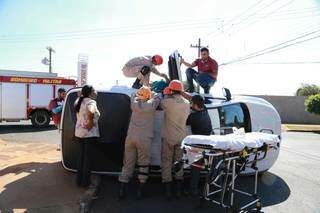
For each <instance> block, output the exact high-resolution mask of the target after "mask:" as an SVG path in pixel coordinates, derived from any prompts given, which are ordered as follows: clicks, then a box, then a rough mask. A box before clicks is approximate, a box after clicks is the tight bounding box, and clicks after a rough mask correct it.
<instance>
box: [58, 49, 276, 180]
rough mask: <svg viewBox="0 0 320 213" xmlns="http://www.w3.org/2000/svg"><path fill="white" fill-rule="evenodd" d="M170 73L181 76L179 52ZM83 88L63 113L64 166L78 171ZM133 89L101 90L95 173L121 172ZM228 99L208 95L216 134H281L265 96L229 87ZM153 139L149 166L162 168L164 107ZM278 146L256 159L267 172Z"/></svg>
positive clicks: (171, 60)
mask: <svg viewBox="0 0 320 213" xmlns="http://www.w3.org/2000/svg"><path fill="white" fill-rule="evenodd" d="M169 75H170V78H171V79H181V72H180V65H179V58H178V53H177V52H175V53H174V54H172V55H171V56H170V57H169ZM79 90H80V88H76V89H72V90H70V91H69V92H68V95H67V97H66V101H65V106H64V109H63V116H62V125H61V127H62V134H61V135H62V138H61V145H62V162H63V166H64V168H66V169H67V170H71V171H76V168H77V157H78V151H79V144H78V143H77V142H76V138H75V137H74V127H75V123H76V114H75V111H74V107H73V105H74V101H75V100H76V98H77V93H78V92H79ZM134 91H135V90H134V89H132V88H128V87H112V88H111V89H107V90H98V99H97V103H98V108H99V110H100V112H101V117H100V120H99V128H100V135H101V137H100V139H99V143H98V144H97V146H96V149H95V150H93V151H94V152H95V153H94V156H93V171H94V172H97V173H101V174H117V173H119V172H120V171H121V167H122V159H123V152H124V142H125V138H126V133H127V129H128V125H129V121H130V116H131V109H130V95H131V94H132V93H133V92H134ZM225 92H226V95H225V97H224V98H215V97H212V96H210V95H206V96H205V99H206V107H207V110H208V112H209V115H210V118H211V122H212V127H213V131H212V134H214V135H224V134H229V133H232V130H233V128H234V127H236V128H244V130H245V132H264V133H272V134H275V135H278V136H279V138H281V120H280V116H279V114H278V112H277V111H276V110H275V108H274V107H273V106H272V105H271V104H270V103H268V102H267V101H265V100H263V99H261V98H255V97H247V96H234V97H231V94H230V93H229V92H228V90H225ZM155 116H156V119H155V129H154V139H153V142H152V160H151V170H152V171H153V172H159V171H160V169H161V162H160V152H161V137H160V135H161V133H160V129H161V128H160V127H161V122H162V118H163V111H161V110H159V111H157V112H156V115H155ZM277 146H278V148H277V149H272V150H270V151H269V152H268V153H267V156H266V157H265V158H264V159H263V160H261V161H259V162H258V168H259V171H261V172H262V171H266V170H268V169H270V168H271V166H272V165H273V164H274V163H275V161H276V160H277V157H278V155H279V150H280V142H279V143H278V144H277Z"/></svg>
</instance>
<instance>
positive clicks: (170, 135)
mask: <svg viewBox="0 0 320 213" xmlns="http://www.w3.org/2000/svg"><path fill="white" fill-rule="evenodd" d="M169 89H170V90H171V94H169V95H166V96H165V97H164V99H163V100H162V101H161V103H160V106H161V108H162V109H163V110H164V120H163V124H162V129H161V136H162V147H161V170H162V182H163V183H164V184H165V190H166V197H167V198H168V199H170V198H171V197H172V165H173V163H174V162H177V161H180V160H181V158H182V155H183V152H182V149H181V148H180V146H181V142H182V140H183V139H184V138H185V137H186V121H187V118H188V115H189V113H190V103H189V101H188V100H187V99H185V98H184V97H183V96H182V93H183V84H182V83H181V82H180V81H178V80H173V81H171V82H170V84H169ZM175 180H176V196H177V197H178V198H179V197H180V196H181V188H182V180H183V168H180V169H179V171H175Z"/></svg>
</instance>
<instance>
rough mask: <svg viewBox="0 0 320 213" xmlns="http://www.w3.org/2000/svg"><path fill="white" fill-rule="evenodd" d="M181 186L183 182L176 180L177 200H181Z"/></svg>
mask: <svg viewBox="0 0 320 213" xmlns="http://www.w3.org/2000/svg"><path fill="white" fill-rule="evenodd" d="M182 184H183V181H182V180H178V181H177V182H176V197H177V198H178V199H180V198H181V192H182Z"/></svg>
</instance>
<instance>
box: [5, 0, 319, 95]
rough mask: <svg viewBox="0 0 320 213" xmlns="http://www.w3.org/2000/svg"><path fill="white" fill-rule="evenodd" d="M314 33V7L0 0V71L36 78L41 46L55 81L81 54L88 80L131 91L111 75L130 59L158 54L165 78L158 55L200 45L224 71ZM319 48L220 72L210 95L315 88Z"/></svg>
mask: <svg viewBox="0 0 320 213" xmlns="http://www.w3.org/2000/svg"><path fill="white" fill-rule="evenodd" d="M317 30H320V0H304V1H301V0H246V1H233V0H202V1H195V0H181V1H178V0H176V1H169V0H162V1H153V0H135V1H130V0H126V1H124V0H68V1H65V0H54V1H48V0H47V1H44V0H0V69H10V70H24V71H43V72H46V71H47V70H48V67H47V66H45V65H43V64H41V59H42V58H44V57H45V56H47V55H48V51H47V50H46V47H47V46H51V47H53V48H54V49H55V51H56V53H55V54H54V55H53V71H54V72H57V73H58V74H59V76H65V77H69V76H76V75H77V60H78V55H79V53H81V54H87V55H88V57H89V65H88V67H89V68H88V69H89V70H88V73H89V83H91V84H93V85H95V86H96V87H109V86H112V85H114V84H115V83H116V81H118V82H119V83H120V84H123V85H131V84H132V82H133V81H134V79H128V78H125V77H124V76H123V75H122V72H121V69H122V67H123V65H124V64H125V63H126V62H127V61H128V60H129V59H130V58H133V57H136V56H141V55H153V54H160V55H162V56H163V57H164V59H165V63H164V64H163V65H161V66H160V67H159V70H160V71H162V72H168V67H167V63H166V61H167V59H168V56H169V55H170V54H171V53H172V52H173V51H174V50H178V51H179V52H180V54H181V55H182V56H183V58H184V59H185V60H186V61H189V62H192V61H193V60H195V59H196V57H197V50H196V49H194V48H190V44H195V43H196V42H197V40H198V38H201V39H202V43H203V44H204V45H208V46H209V49H210V51H211V56H212V57H213V58H215V59H216V60H217V61H218V63H219V64H224V63H227V62H230V61H233V60H236V59H238V58H240V57H243V56H246V55H248V54H251V53H254V52H256V51H259V50H263V49H265V48H268V47H270V46H274V45H276V44H279V43H282V42H285V41H288V40H290V39H294V38H296V37H298V36H301V35H305V34H306V33H309V32H315V31H316V33H314V34H310V35H309V37H303V38H311V37H312V36H317V35H320V32H317ZM298 41H299V40H298ZM319 49H320V38H317V39H312V40H310V41H306V42H303V43H301V44H297V45H292V46H290V47H288V48H284V49H281V50H279V51H275V52H272V53H269V54H265V55H261V56H259V57H254V58H251V59H250V60H244V61H241V62H237V63H233V64H228V65H221V66H220V67H219V76H218V81H217V83H216V84H215V86H214V88H213V89H212V93H213V94H216V95H220V94H221V88H222V87H227V88H229V89H230V90H231V92H232V93H233V94H251V95H265V94H267V95H294V93H295V91H296V90H297V88H298V87H299V86H300V85H301V84H302V83H307V84H317V85H320V58H319V55H320V54H319ZM310 62H312V63H310ZM185 69H186V67H182V70H185ZM153 80H157V78H156V77H154V78H153Z"/></svg>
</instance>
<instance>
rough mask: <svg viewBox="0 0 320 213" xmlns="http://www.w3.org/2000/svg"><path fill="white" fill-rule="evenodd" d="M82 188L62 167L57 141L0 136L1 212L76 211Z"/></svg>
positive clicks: (72, 175)
mask: <svg viewBox="0 0 320 213" xmlns="http://www.w3.org/2000/svg"><path fill="white" fill-rule="evenodd" d="M84 191H85V189H82V188H78V187H76V185H75V181H74V174H72V173H70V172H67V171H65V170H64V169H63V168H62V166H61V161H60V151H59V150H58V146H57V144H47V143H15V142H12V141H10V142H6V141H3V140H1V139H0V212H78V211H79V210H78V208H79V205H78V201H79V198H80V196H81V194H82V193H83V192H84Z"/></svg>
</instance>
